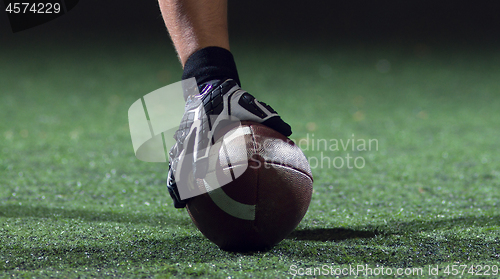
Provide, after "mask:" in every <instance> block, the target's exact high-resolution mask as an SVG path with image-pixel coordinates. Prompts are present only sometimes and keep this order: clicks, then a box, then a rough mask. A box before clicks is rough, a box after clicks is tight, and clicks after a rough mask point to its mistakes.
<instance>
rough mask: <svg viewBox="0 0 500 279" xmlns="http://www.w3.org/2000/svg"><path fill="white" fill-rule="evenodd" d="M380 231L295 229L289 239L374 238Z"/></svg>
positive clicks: (337, 239)
mask: <svg viewBox="0 0 500 279" xmlns="http://www.w3.org/2000/svg"><path fill="white" fill-rule="evenodd" d="M377 234H379V232H377V231H357V230H352V229H343V228H333V229H312V230H295V231H293V232H292V233H291V234H290V235H289V236H288V237H287V239H295V240H311V241H340V240H346V239H352V238H372V237H375V236H376V235H377Z"/></svg>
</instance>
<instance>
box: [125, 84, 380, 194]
mask: <svg viewBox="0 0 500 279" xmlns="http://www.w3.org/2000/svg"><path fill="white" fill-rule="evenodd" d="M186 112H187V114H185V113H186ZM223 112H224V111H223ZM228 114H229V113H227V112H225V113H221V114H219V115H213V116H207V114H206V113H204V105H203V103H202V101H201V98H200V95H199V92H198V85H197V84H196V80H195V79H194V78H191V79H187V80H182V81H180V82H176V83H173V84H170V85H168V86H165V87H162V88H160V89H157V90H155V91H153V92H151V93H149V94H146V95H144V96H143V97H142V98H140V99H139V100H137V101H136V102H134V103H133V104H132V105H131V106H130V108H129V111H128V118H129V128H130V135H131V138H132V145H133V149H134V153H135V155H136V157H137V158H138V159H139V160H141V161H145V162H160V163H168V162H169V163H170V164H171V165H172V170H173V174H174V177H175V182H176V184H177V188H178V190H179V195H180V197H181V199H188V198H191V197H194V196H197V195H200V194H203V193H207V192H212V191H214V190H215V189H218V188H220V187H221V186H223V185H226V184H228V183H230V182H231V181H233V180H235V179H237V178H238V177H239V176H241V175H242V174H243V173H244V172H245V170H246V169H247V168H248V166H249V163H251V166H252V167H256V166H257V167H260V166H261V164H260V162H261V159H259V156H260V157H261V158H262V157H266V159H265V160H269V161H272V162H275V163H276V160H284V162H277V163H282V164H283V165H293V166H296V164H297V162H299V163H300V164H304V165H303V166H300V167H302V169H309V168H310V169H316V168H328V169H341V168H347V169H361V168H364V167H365V165H366V159H365V155H366V154H368V153H367V152H369V151H378V148H379V144H378V140H377V139H364V138H358V137H356V136H355V135H354V134H352V136H351V137H347V138H329V139H325V138H317V137H315V135H314V134H307V135H306V136H305V137H302V138H297V139H293V138H291V139H287V140H288V141H290V142H289V143H290V144H280V143H276V142H274V141H282V140H281V139H277V138H274V137H268V138H266V139H262V141H259V142H263V145H262V146H258V147H256V148H255V154H251V152H250V153H249V152H248V150H247V142H246V140H245V138H249V137H248V136H246V135H251V134H252V137H253V138H255V137H257V136H258V135H257V134H255V133H253V132H252V131H251V129H250V128H249V127H248V126H245V125H241V123H240V121H239V119H237V118H235V117H233V116H231V115H228ZM183 115H187V118H186V119H187V120H186V119H185V121H184V122H186V123H188V122H190V124H189V125H187V124H186V123H184V124H181V127H184V128H183V129H180V128H179V123H182V118H183ZM207 123H211V124H212V126H214V127H217V128H214V127H212V128H210V129H207V127H206V125H207ZM223 123H224V124H223ZM182 125H184V126H182ZM186 125H187V126H186ZM208 125H210V124H208ZM186 127H187V128H186ZM222 127H225V128H222ZM219 128H220V129H219ZM226 128H227V129H226ZM215 130H219V131H221V130H227V131H228V132H226V133H224V134H223V136H221V137H219V138H217V139H216V137H215V135H214V134H213V131H215ZM200 131H208V133H202V132H200ZM183 135H184V138H185V140H184V142H183V143H181V144H182V145H184V146H188V148H179V149H176V150H173V151H175V152H172V150H171V149H170V148H171V147H172V146H175V145H176V140H175V138H176V137H177V138H179V137H180V138H183ZM187 135H189V137H188V136H187ZM250 138H251V137H250ZM191 140H193V141H192V142H194V143H196V144H193V143H192V142H191ZM201 142H205V144H200V143H201ZM256 142H257V141H256ZM292 142H293V144H291V143H292ZM193 145H195V146H196V147H193ZM277 145H279V146H280V148H285V149H286V150H285V149H280V150H279V152H277V151H275V150H274V149H275V147H276V146H277ZM189 146H191V147H189ZM297 147H298V148H300V149H301V150H302V151H304V152H305V153H306V154H308V155H309V156H307V157H304V154H302V152H296V151H297V149H298V148H297ZM174 149H175V148H174ZM200 154H201V156H199V155H200ZM283 154H287V155H290V156H282V155H283ZM294 156H302V157H301V158H298V157H294ZM195 158H196V159H195ZM200 158H201V159H202V160H200ZM263 165H264V167H266V166H269V165H268V164H263ZM228 169H230V171H227V170H228ZM199 170H201V175H200V171H199ZM221 170H222V171H221ZM224 170H225V171H224ZM198 179H202V180H203V182H202V183H201V184H200V183H198V182H199V181H198Z"/></svg>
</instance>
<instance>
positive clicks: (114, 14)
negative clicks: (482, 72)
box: [0, 0, 500, 44]
mask: <svg viewBox="0 0 500 279" xmlns="http://www.w3.org/2000/svg"><path fill="white" fill-rule="evenodd" d="M139 2H141V3H140V4H138V3H139ZM2 10H3V9H2ZM229 11H230V12H229V20H230V36H231V39H233V40H250V39H251V40H265V41H279V42H287V43H306V42H315V41H333V42H335V41H342V42H389V43H398V44H406V43H412V44H413V43H426V44H432V43H452V44H491V43H497V42H498V41H499V37H500V36H499V30H500V1H450V0H446V1H442V0H441V1H439V0H437V1H430V0H421V1H401V0H399V1H395V0H384V1H360V0H354V1H352V0H351V1H346V0H344V1H327V0H316V1H307V2H306V1H242V0H236V1H229ZM21 38H29V39H30V40H31V41H32V42H36V41H37V40H56V41H57V40H60V41H70V40H76V41H89V40H90V41H91V40H92V39H97V38H101V39H102V38H105V39H111V40H114V39H121V40H125V41H131V42H132V41H136V42H138V41H141V40H146V39H150V38H166V39H167V40H168V36H167V35H166V31H165V27H164V23H163V20H162V17H161V14H160V10H159V8H158V3H157V2H156V1H153V0H151V1H117V0H113V1H97V0H80V3H79V4H78V5H77V6H76V7H75V8H74V9H73V10H71V11H70V12H69V13H67V14H66V15H64V16H62V17H60V18H57V19H55V20H53V21H51V22H49V23H46V24H44V25H42V26H37V27H34V28H31V29H29V30H26V31H22V32H19V33H15V34H13V33H12V31H11V30H10V26H9V23H8V20H7V16H6V13H5V12H4V11H0V41H1V42H2V43H4V44H5V43H8V42H9V41H12V40H14V41H17V40H20V39H21Z"/></svg>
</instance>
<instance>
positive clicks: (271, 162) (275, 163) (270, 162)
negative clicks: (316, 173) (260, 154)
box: [264, 161, 314, 181]
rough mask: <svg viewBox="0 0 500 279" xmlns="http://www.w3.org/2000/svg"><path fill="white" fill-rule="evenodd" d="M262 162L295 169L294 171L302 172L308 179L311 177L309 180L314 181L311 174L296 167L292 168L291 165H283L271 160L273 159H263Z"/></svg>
mask: <svg viewBox="0 0 500 279" xmlns="http://www.w3.org/2000/svg"><path fill="white" fill-rule="evenodd" d="M264 163H267V164H270V165H275V166H280V167H285V168H287V169H291V170H295V171H298V172H300V173H302V174H305V175H306V176H307V177H309V179H311V181H314V179H313V177H312V175H309V174H308V173H306V172H304V171H302V170H300V169H297V168H293V167H291V166H288V165H283V164H282V163H281V162H273V161H264Z"/></svg>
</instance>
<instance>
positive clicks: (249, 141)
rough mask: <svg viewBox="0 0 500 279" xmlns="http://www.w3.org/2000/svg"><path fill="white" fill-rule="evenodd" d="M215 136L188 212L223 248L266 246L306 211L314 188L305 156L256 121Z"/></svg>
mask: <svg viewBox="0 0 500 279" xmlns="http://www.w3.org/2000/svg"><path fill="white" fill-rule="evenodd" d="M217 134H218V136H217V135H216V137H215V139H216V140H217V141H216V142H217V143H219V144H215V145H214V146H213V147H212V148H211V149H210V158H211V162H212V163H210V166H209V170H208V173H209V174H208V175H207V177H206V178H205V179H197V180H196V181H195V182H194V184H195V187H198V188H199V189H201V190H202V191H203V192H204V194H201V195H198V196H196V197H194V198H191V199H190V200H189V201H188V203H187V210H188V212H189V215H190V216H191V219H192V220H193V222H194V224H195V225H196V226H197V227H198V229H199V230H200V231H201V232H202V233H203V235H205V236H206V237H207V238H208V239H210V240H211V241H212V242H214V243H215V244H217V245H218V246H219V247H220V248H221V249H223V250H228V251H239V252H247V251H262V250H267V249H269V248H271V247H272V246H274V245H275V244H277V243H278V242H280V241H281V240H283V239H284V238H285V237H286V236H287V235H288V234H290V233H291V232H292V231H293V230H294V229H295V228H296V227H297V225H298V224H299V223H300V221H301V220H302V218H303V217H304V215H305V214H306V212H307V209H308V207H309V203H310V201H311V195H312V189H313V188H312V185H313V177H312V174H311V169H310V166H309V163H308V161H307V158H306V157H305V156H304V154H303V153H302V151H301V150H300V148H298V147H297V146H296V145H295V144H294V143H293V142H292V141H291V140H289V139H288V138H287V137H285V136H283V135H282V134H280V133H278V132H276V131H275V130H273V129H271V128H269V127H267V126H264V125H262V124H258V123H255V122H248V121H244V122H242V123H241V124H240V125H232V126H231V125H230V126H227V127H226V128H224V129H222V130H220V131H219V132H218V133H217ZM217 137H218V138H217ZM208 177H212V178H211V179H210V178H208ZM215 180H217V181H218V182H217V181H216V182H215V183H214V181H215ZM218 184H220V185H222V186H218V187H217V185H218ZM214 185H215V187H214Z"/></svg>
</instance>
